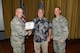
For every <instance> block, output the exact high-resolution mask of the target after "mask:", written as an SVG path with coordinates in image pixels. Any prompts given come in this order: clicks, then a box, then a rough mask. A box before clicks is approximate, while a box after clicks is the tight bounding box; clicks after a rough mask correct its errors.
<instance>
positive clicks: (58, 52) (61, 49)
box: [53, 40, 66, 53]
mask: <svg viewBox="0 0 80 53" xmlns="http://www.w3.org/2000/svg"><path fill="white" fill-rule="evenodd" d="M65 46H66V43H65V42H63V43H60V42H59V41H57V40H53V47H54V52H55V53H65Z"/></svg>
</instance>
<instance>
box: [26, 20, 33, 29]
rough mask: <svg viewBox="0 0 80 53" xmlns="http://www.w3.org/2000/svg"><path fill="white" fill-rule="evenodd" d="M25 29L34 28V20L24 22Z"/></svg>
mask: <svg viewBox="0 0 80 53" xmlns="http://www.w3.org/2000/svg"><path fill="white" fill-rule="evenodd" d="M25 29H26V30H30V29H34V22H32V21H31V22H26V23H25Z"/></svg>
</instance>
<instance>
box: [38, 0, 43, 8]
mask: <svg viewBox="0 0 80 53" xmlns="http://www.w3.org/2000/svg"><path fill="white" fill-rule="evenodd" d="M39 7H40V8H43V1H42V0H41V2H40V6H39Z"/></svg>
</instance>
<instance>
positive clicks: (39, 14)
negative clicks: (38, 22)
mask: <svg viewBox="0 0 80 53" xmlns="http://www.w3.org/2000/svg"><path fill="white" fill-rule="evenodd" d="M43 15H44V10H43V9H39V10H38V17H39V19H42V18H43Z"/></svg>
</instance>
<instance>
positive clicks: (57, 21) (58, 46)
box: [52, 7, 68, 53]
mask: <svg viewBox="0 0 80 53" xmlns="http://www.w3.org/2000/svg"><path fill="white" fill-rule="evenodd" d="M54 14H55V16H56V17H55V18H53V21H52V31H53V45H54V51H55V53H65V46H66V43H65V40H66V39H67V38H68V22H67V20H66V18H65V17H63V16H62V15H61V10H60V8H59V7H56V8H55V10H54Z"/></svg>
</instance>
